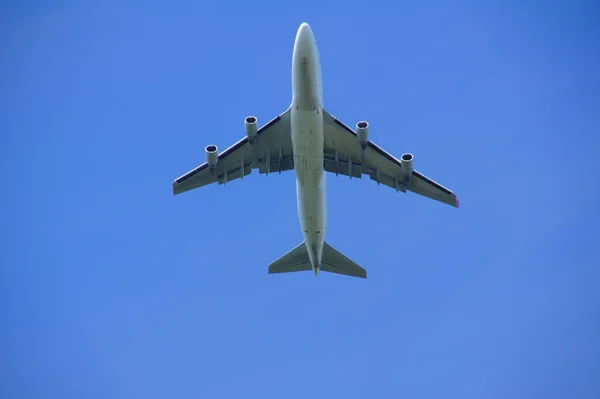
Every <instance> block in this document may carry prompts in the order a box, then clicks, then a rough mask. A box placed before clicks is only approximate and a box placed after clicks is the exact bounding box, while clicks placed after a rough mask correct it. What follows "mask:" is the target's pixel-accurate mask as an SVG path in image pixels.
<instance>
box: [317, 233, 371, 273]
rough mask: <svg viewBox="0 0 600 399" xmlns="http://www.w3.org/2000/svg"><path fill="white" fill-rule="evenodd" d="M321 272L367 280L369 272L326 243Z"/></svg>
mask: <svg viewBox="0 0 600 399" xmlns="http://www.w3.org/2000/svg"><path fill="white" fill-rule="evenodd" d="M321 270H323V271H324V272H329V273H336V274H343V275H346V276H352V277H359V278H367V271H366V270H365V269H363V268H362V267H360V266H359V265H358V264H356V263H355V262H354V261H352V260H351V259H349V258H347V257H346V256H344V255H343V254H342V253H341V252H340V251H338V250H337V249H335V248H334V247H332V246H331V245H329V244H327V242H326V243H325V246H324V247H323V260H322V261H321Z"/></svg>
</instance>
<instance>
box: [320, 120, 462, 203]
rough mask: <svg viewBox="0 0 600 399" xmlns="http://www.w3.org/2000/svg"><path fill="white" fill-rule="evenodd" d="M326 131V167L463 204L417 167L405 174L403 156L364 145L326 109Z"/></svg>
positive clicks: (400, 188)
mask: <svg viewBox="0 0 600 399" xmlns="http://www.w3.org/2000/svg"><path fill="white" fill-rule="evenodd" d="M323 121H324V132H325V165H324V166H325V170H326V171H327V172H331V173H335V174H336V175H338V174H342V175H345V176H349V177H350V178H352V177H356V178H361V177H362V175H368V176H369V177H370V178H371V180H374V181H376V182H377V183H378V184H383V185H385V186H388V187H391V188H394V189H395V190H396V191H402V192H406V191H407V190H408V191H412V192H414V193H417V194H420V195H423V196H425V197H428V198H431V199H434V200H436V201H440V202H443V203H445V204H448V205H451V206H454V207H456V208H458V207H459V201H458V198H457V196H456V194H454V193H453V192H452V191H451V190H449V189H447V188H446V187H444V186H442V185H441V184H439V183H437V182H435V181H434V180H432V179H430V178H429V177H427V176H425V175H424V174H422V173H421V172H419V171H417V170H412V171H411V172H410V173H404V171H403V168H402V163H401V161H400V160H399V159H397V158H396V157H394V156H393V155H391V154H390V153H388V152H387V151H385V150H384V149H383V148H381V147H379V146H378V145H377V144H375V143H373V142H372V141H367V142H366V145H365V146H364V149H363V147H362V146H361V144H360V141H359V139H358V135H357V133H356V132H355V131H354V130H353V129H351V128H350V127H348V126H347V125H345V124H344V123H343V122H341V121H340V120H339V119H337V118H336V117H334V116H333V115H331V114H330V113H328V112H327V111H325V110H324V111H323Z"/></svg>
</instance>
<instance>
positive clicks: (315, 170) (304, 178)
mask: <svg viewBox="0 0 600 399" xmlns="http://www.w3.org/2000/svg"><path fill="white" fill-rule="evenodd" d="M291 127H292V144H293V147H294V169H295V173H296V180H297V182H296V184H297V194H298V216H299V217H300V224H301V226H302V232H303V235H304V237H305V240H306V241H307V243H311V242H314V244H315V245H318V246H322V241H323V240H324V236H325V223H326V210H325V209H326V191H325V190H326V188H325V172H324V170H323V118H322V114H321V113H320V111H319V112H317V111H303V110H293V112H292V126H291Z"/></svg>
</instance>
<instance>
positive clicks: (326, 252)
mask: <svg viewBox="0 0 600 399" xmlns="http://www.w3.org/2000/svg"><path fill="white" fill-rule="evenodd" d="M319 269H320V270H323V271H324V272H329V273H335V274H343V275H346V276H352V277H359V278H367V271H366V270H365V269H363V268H362V267H360V266H359V265H358V264H356V263H354V262H353V261H352V260H351V259H349V258H347V257H346V256H344V255H343V254H342V253H341V252H339V251H338V250H336V249H335V248H333V247H332V246H331V245H329V244H327V242H325V244H324V246H323V257H322V260H321V266H320V268H315V269H314V271H315V274H318V272H319ZM309 270H313V266H312V265H311V263H310V258H309V256H308V250H307V249H306V244H305V243H301V244H300V245H298V246H297V247H296V248H294V249H292V250H291V251H290V252H288V253H287V254H285V255H283V256H282V257H281V258H279V259H277V260H276V261H275V262H273V263H271V264H270V265H269V274H275V273H292V272H301V271H309Z"/></svg>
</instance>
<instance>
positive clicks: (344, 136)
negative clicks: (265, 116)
mask: <svg viewBox="0 0 600 399" xmlns="http://www.w3.org/2000/svg"><path fill="white" fill-rule="evenodd" d="M322 87H323V86H322V80H321V64H320V57H319V51H318V49H317V44H316V40H315V36H314V34H313V31H312V29H311V27H310V26H309V25H308V24H307V23H302V24H301V25H300V27H299V28H298V31H297V33H296V39H295V42H294V50H293V55H292V103H291V105H290V106H289V107H288V108H287V110H286V111H285V112H283V113H282V114H280V115H278V116H276V117H275V118H273V119H272V120H271V121H269V122H268V123H267V124H265V125H263V126H262V127H260V128H258V121H257V118H256V117H254V116H248V117H246V118H245V120H244V125H245V130H246V135H245V136H244V137H243V138H242V139H241V140H239V141H238V142H237V143H235V144H233V145H232V146H231V147H229V148H227V149H226V150H225V151H223V152H221V153H219V151H218V148H217V146H216V145H214V144H211V145H208V146H206V148H205V156H206V161H205V162H204V163H203V164H202V165H200V166H198V167H196V168H195V169H193V170H191V171H189V172H187V173H186V174H184V175H182V176H181V177H179V178H177V179H175V181H174V182H173V194H174V195H177V194H181V193H183V192H186V191H189V190H192V189H195V188H198V187H203V186H206V185H209V184H212V183H218V184H226V183H228V182H230V181H233V180H236V179H243V178H244V177H245V176H248V175H249V174H251V172H252V170H255V169H257V170H258V173H259V174H265V175H268V174H269V173H275V172H277V173H282V172H284V171H290V170H294V171H295V174H296V192H297V205H298V218H299V221H300V226H301V228H302V235H303V237H304V242H302V243H300V244H299V245H298V246H296V247H295V248H294V249H292V250H291V251H289V252H288V253H286V254H285V255H283V256H281V257H280V258H279V259H277V260H275V261H274V262H272V263H271V264H270V265H269V266H268V273H269V274H276V273H290V272H299V271H311V270H312V271H313V272H314V274H315V276H318V274H319V271H320V270H322V271H324V272H330V273H336V274H341V275H346V276H352V277H358V278H363V279H366V278H367V271H366V270H365V269H364V268H362V267H361V266H359V265H358V264H357V263H355V262H354V261H352V260H351V259H349V258H347V257H346V256H344V255H343V254H342V253H341V252H339V251H337V250H336V249H334V248H333V247H332V246H330V245H329V244H328V243H327V241H326V240H325V236H326V233H327V185H326V180H327V179H326V176H327V173H326V172H328V173H331V174H335V175H336V176H338V175H344V176H348V177H349V178H350V179H352V178H353V177H354V178H361V177H362V175H365V176H368V177H369V178H370V179H371V180H374V181H376V182H377V184H383V185H384V186H388V187H391V188H393V189H395V190H396V192H400V191H402V192H403V193H406V191H407V190H408V191H412V192H414V193H417V194H420V195H422V196H425V197H428V198H431V199H434V200H437V201H440V202H442V203H445V204H448V205H451V206H453V207H456V208H458V207H459V201H458V198H457V196H456V195H455V194H454V193H453V192H452V191H450V190H449V189H447V188H446V187H444V186H442V185H440V184H439V183H436V182H435V181H433V180H431V179H430V178H428V177H426V176H425V175H423V174H422V173H420V172H418V171H417V170H416V169H414V167H413V155H412V154H410V153H405V154H403V155H401V156H400V159H397V158H396V157H394V156H393V155H391V154H390V153H388V152H387V151H385V150H383V149H382V148H381V147H379V146H378V145H376V144H375V143H373V142H372V141H371V140H370V139H369V123H368V122H366V121H360V122H358V123H357V124H356V130H353V129H351V128H350V127H348V126H347V125H345V124H344V123H343V122H341V121H340V120H339V119H337V118H336V117H335V116H333V115H332V114H330V113H329V112H328V111H327V110H325V108H323V90H322Z"/></svg>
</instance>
